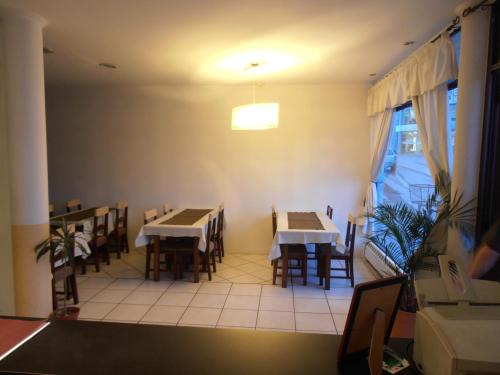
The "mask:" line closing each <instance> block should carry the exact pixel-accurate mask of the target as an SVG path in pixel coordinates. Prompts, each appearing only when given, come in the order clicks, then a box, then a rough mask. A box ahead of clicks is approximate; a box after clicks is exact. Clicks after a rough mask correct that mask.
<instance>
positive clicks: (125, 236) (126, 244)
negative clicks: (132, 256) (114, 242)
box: [123, 233, 129, 254]
mask: <svg viewBox="0 0 500 375" xmlns="http://www.w3.org/2000/svg"><path fill="white" fill-rule="evenodd" d="M123 237H124V238H125V241H124V245H125V251H126V253H127V254H128V253H129V248H128V233H125V235H124V236H123Z"/></svg>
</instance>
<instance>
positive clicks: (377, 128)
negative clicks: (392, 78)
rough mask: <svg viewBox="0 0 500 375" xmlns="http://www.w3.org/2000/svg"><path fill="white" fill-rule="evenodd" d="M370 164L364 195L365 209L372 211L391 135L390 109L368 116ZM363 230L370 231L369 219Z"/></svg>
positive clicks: (376, 199) (375, 204) (376, 201)
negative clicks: (368, 178)
mask: <svg viewBox="0 0 500 375" xmlns="http://www.w3.org/2000/svg"><path fill="white" fill-rule="evenodd" d="M370 130H371V154H372V158H371V164H370V183H369V184H368V189H367V191H366V195H365V210H366V212H373V209H374V208H375V207H376V206H377V204H378V200H379V197H378V194H377V184H376V183H377V180H378V178H379V176H380V172H381V170H382V168H383V166H384V158H385V154H386V153H387V147H388V146H389V141H390V139H391V135H392V109H386V110H385V111H383V112H380V113H377V114H375V115H373V116H371V117H370ZM364 224H365V225H364V228H363V231H364V232H365V233H369V232H370V220H365V223H364Z"/></svg>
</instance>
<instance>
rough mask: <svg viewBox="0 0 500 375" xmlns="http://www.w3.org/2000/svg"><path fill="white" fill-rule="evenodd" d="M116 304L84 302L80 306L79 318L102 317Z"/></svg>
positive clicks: (97, 318)
mask: <svg viewBox="0 0 500 375" xmlns="http://www.w3.org/2000/svg"><path fill="white" fill-rule="evenodd" d="M116 306H117V304H116V303H94V302H86V303H84V304H83V305H82V306H81V307H80V313H79V314H78V318H79V319H92V320H94V319H96V320H100V319H102V318H104V317H105V316H106V315H108V313H109V312H110V311H111V310H113V309H114V308H115V307H116Z"/></svg>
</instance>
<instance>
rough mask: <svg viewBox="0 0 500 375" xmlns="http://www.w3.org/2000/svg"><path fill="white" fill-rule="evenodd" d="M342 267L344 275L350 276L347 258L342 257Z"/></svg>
mask: <svg viewBox="0 0 500 375" xmlns="http://www.w3.org/2000/svg"><path fill="white" fill-rule="evenodd" d="M344 267H345V275H346V277H347V278H348V279H350V278H351V276H350V275H351V274H350V271H349V260H348V259H344Z"/></svg>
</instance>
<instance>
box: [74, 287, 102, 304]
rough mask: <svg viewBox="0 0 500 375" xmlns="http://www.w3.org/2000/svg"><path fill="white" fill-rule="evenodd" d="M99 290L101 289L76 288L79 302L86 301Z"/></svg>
mask: <svg viewBox="0 0 500 375" xmlns="http://www.w3.org/2000/svg"><path fill="white" fill-rule="evenodd" d="M101 290H102V289H86V288H78V298H79V299H80V301H81V302H86V301H88V300H89V299H91V298H92V297H94V296H95V295H96V294H97V293H99V292H100V291H101Z"/></svg>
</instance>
